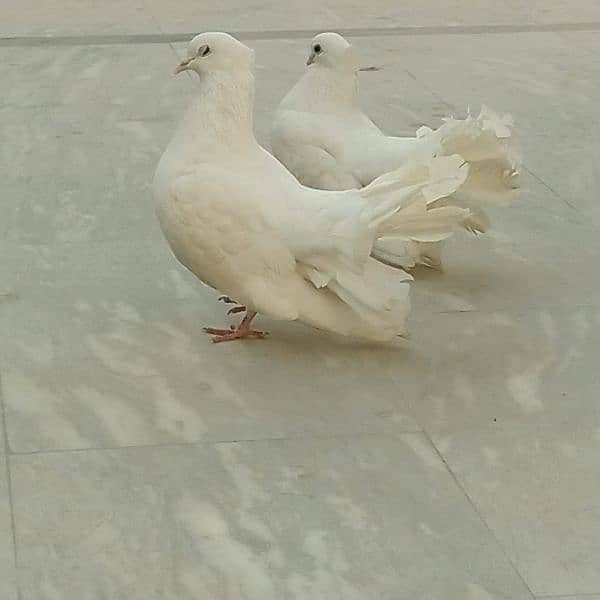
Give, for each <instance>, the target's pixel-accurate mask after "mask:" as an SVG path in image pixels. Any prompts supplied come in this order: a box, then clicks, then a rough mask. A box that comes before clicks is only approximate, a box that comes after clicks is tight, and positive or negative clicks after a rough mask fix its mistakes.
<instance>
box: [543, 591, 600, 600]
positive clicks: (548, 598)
mask: <svg viewBox="0 0 600 600" xmlns="http://www.w3.org/2000/svg"><path fill="white" fill-rule="evenodd" d="M599 596H600V591H598V592H584V593H582V594H550V595H548V594H542V595H541V596H535V600H553V599H555V600H569V598H572V599H573V600H578V598H598V597H599Z"/></svg>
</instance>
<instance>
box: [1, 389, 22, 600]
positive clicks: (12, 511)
mask: <svg viewBox="0 0 600 600" xmlns="http://www.w3.org/2000/svg"><path fill="white" fill-rule="evenodd" d="M0 420H1V421H2V434H3V436H4V466H5V469H6V485H7V488H8V508H9V511H10V529H11V533H12V542H13V560H14V563H15V577H16V579H15V585H16V586H17V598H18V600H21V589H20V586H19V578H18V573H17V565H18V553H17V528H16V525H15V509H14V495H13V485H12V473H11V470H10V447H9V445H8V426H7V421H6V408H5V403H4V393H3V390H2V380H1V378H0Z"/></svg>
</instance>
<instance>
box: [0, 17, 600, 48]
mask: <svg viewBox="0 0 600 600" xmlns="http://www.w3.org/2000/svg"><path fill="white" fill-rule="evenodd" d="M152 18H153V19H154V17H152ZM154 20H155V19H154ZM155 22H156V20H155ZM159 28H160V29H161V31H162V28H161V27H160V25H159ZM319 29H320V30H321V31H323V30H325V29H326V28H324V27H321V28H319ZM334 30H335V31H337V32H338V33H340V34H341V35H343V36H348V37H379V36H414V35H479V34H503V33H558V32H578V31H580V32H586V31H587V32H590V31H598V30H600V22H589V23H529V24H498V25H437V26H418V25H417V26H399V27H371V28H342V29H339V28H334ZM196 33H197V32H196ZM196 33H185V32H184V33H177V32H170V33H169V32H162V33H150V34H144V33H140V34H112V35H111V34H104V35H57V36H35V35H33V36H28V35H13V36H10V35H8V36H3V37H0V46H93V45H117V44H165V43H169V42H187V41H189V40H190V39H191V38H192V37H194V35H196ZM231 33H232V35H234V36H235V37H237V38H238V39H240V40H250V41H252V40H253V41H260V40H286V39H305V38H311V37H313V36H314V35H315V33H318V29H281V30H270V31H232V32H231Z"/></svg>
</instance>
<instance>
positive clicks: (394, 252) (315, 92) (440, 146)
mask: <svg viewBox="0 0 600 600" xmlns="http://www.w3.org/2000/svg"><path fill="white" fill-rule="evenodd" d="M308 64H309V67H308V69H307V70H306V72H305V73H304V75H303V76H302V77H301V79H300V80H299V81H298V82H297V83H296V85H295V86H294V87H293V88H292V89H291V90H290V92H289V93H288V94H287V95H286V96H285V98H284V99H283V100H282V102H281V104H280V105H279V108H278V110H277V113H276V116H275V120H274V124H273V128H272V136H271V145H272V150H273V153H274V155H275V156H276V157H277V158H278V159H279V160H280V161H281V162H282V163H283V164H284V165H286V167H287V168H288V169H289V170H290V171H291V172H292V173H294V175H295V176H296V177H297V178H298V180H299V181H300V182H301V183H303V184H304V185H307V186H310V187H314V188H317V189H327V190H344V189H350V188H356V187H361V186H364V185H367V184H369V183H370V182H371V181H373V180H374V179H375V178H376V177H378V176H380V175H381V174H382V173H386V172H389V171H391V170H393V169H397V168H398V167H399V166H400V165H403V164H405V163H406V162H407V161H415V160H416V161H427V160H429V159H430V158H431V157H433V156H447V155H451V154H460V155H461V156H462V157H463V158H464V159H465V160H466V161H467V162H468V163H469V166H470V169H469V176H468V178H467V180H466V181H465V183H464V184H463V185H462V186H461V188H460V189H459V190H458V191H457V193H455V194H454V195H453V196H452V198H447V197H445V198H443V199H440V200H438V201H437V202H436V203H435V204H432V205H431V206H442V205H453V206H460V207H465V208H469V209H470V215H469V217H468V218H466V219H465V221H464V223H463V226H464V228H465V229H467V230H469V231H472V232H474V233H481V232H484V231H485V230H486V229H487V227H488V225H489V220H488V217H487V216H486V214H485V212H484V206H485V205H486V204H488V203H492V204H506V203H508V202H510V201H511V200H512V199H513V198H514V195H515V192H514V190H515V189H516V188H517V187H518V169H519V164H520V159H519V154H518V151H517V149H516V144H515V139H514V136H513V134H512V131H511V126H512V121H511V119H510V117H502V118H501V117H499V116H498V115H496V114H494V113H493V112H492V111H491V110H489V109H488V108H485V107H484V108H483V109H482V111H481V114H480V115H479V116H478V117H471V116H468V117H467V118H466V119H464V120H457V119H446V120H445V122H444V124H443V125H442V126H441V127H440V128H439V129H437V130H435V131H434V130H432V129H429V128H428V127H422V128H421V129H419V131H418V132H417V134H416V136H415V137H412V138H399V137H392V136H386V135H385V134H384V133H383V132H382V131H381V130H380V129H379V128H378V127H377V126H376V125H375V124H374V123H373V122H372V121H371V119H369V117H368V116H367V115H365V114H364V113H363V112H362V110H361V108H360V103H359V97H358V77H357V75H358V71H359V70H360V69H359V62H358V57H357V54H356V50H355V49H354V48H353V47H352V46H351V45H350V44H349V43H348V42H347V41H346V40H345V39H344V38H343V37H342V36H340V35H338V34H336V33H323V34H320V35H318V36H317V37H315V38H314V39H313V41H312V43H311V54H310V56H309V59H308ZM377 248H379V255H381V256H383V255H385V256H387V259H388V260H389V261H390V262H392V263H394V264H399V265H402V266H404V267H410V266H412V265H413V264H414V263H415V262H422V263H425V264H429V265H430V266H433V265H435V264H436V263H438V262H439V251H440V249H439V247H438V245H436V244H433V245H432V244H427V245H420V244H416V245H415V244H408V245H406V244H398V243H388V244H381V243H378V244H377Z"/></svg>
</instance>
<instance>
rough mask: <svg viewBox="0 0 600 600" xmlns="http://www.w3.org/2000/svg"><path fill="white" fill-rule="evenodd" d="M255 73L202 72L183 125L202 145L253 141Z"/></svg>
mask: <svg viewBox="0 0 600 600" xmlns="http://www.w3.org/2000/svg"><path fill="white" fill-rule="evenodd" d="M253 109H254V76H253V75H252V73H248V72H240V73H229V72H228V73H225V72H222V71H221V72H215V73H210V74H203V75H202V76H201V79H200V86H199V95H198V96H197V97H196V99H195V100H194V101H193V102H192V104H191V106H190V108H189V109H188V113H187V118H186V119H185V120H184V128H185V130H186V132H187V134H189V133H191V132H193V134H194V135H196V136H198V137H199V142H200V143H201V144H202V146H203V147H205V148H208V147H211V146H212V147H213V148H214V146H215V145H221V146H224V145H225V146H226V145H230V144H231V142H232V141H234V142H236V143H239V142H240V141H244V140H254V131H253V118H252V112H253Z"/></svg>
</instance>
